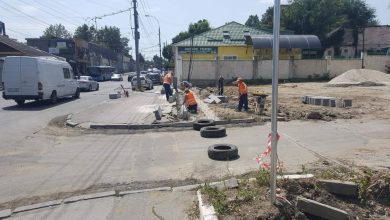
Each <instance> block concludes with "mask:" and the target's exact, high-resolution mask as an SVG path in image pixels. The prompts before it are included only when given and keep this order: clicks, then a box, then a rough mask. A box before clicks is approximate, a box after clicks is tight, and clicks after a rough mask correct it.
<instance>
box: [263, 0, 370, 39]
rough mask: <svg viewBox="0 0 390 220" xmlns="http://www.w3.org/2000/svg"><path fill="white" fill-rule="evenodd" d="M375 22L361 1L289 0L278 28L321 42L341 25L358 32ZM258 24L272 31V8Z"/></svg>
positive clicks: (366, 6) (367, 7)
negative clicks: (308, 35) (306, 35)
mask: <svg viewBox="0 0 390 220" xmlns="http://www.w3.org/2000/svg"><path fill="white" fill-rule="evenodd" d="M375 23H376V20H375V10H374V9H373V8H370V7H369V6H368V5H367V4H366V3H365V1H364V0H326V1H325V0H324V1H318V0H291V2H290V4H289V5H287V6H284V7H282V8H281V19H280V24H281V28H285V29H288V30H293V31H294V32H295V34H314V35H317V36H318V37H319V38H320V39H325V37H326V34H327V33H329V32H331V31H332V30H333V29H335V28H337V27H340V26H345V27H348V28H352V29H357V28H359V27H364V26H366V25H367V24H375ZM261 25H262V26H263V27H267V28H272V25H273V7H269V8H268V9H267V10H266V12H265V13H264V14H263V15H262V19H261Z"/></svg>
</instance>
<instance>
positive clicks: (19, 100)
mask: <svg viewBox="0 0 390 220" xmlns="http://www.w3.org/2000/svg"><path fill="white" fill-rule="evenodd" d="M25 101H26V100H24V99H15V102H16V104H18V105H24V102H25Z"/></svg>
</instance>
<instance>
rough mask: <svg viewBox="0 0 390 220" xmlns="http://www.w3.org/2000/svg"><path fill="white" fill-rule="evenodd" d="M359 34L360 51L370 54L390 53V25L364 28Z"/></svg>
mask: <svg viewBox="0 0 390 220" xmlns="http://www.w3.org/2000/svg"><path fill="white" fill-rule="evenodd" d="M363 30H364V31H361V32H360V33H359V35H358V39H359V40H358V46H357V48H358V51H362V50H363V48H364V51H367V53H368V54H373V55H375V54H378V55H390V25H382V26H371V27H365V28H363Z"/></svg>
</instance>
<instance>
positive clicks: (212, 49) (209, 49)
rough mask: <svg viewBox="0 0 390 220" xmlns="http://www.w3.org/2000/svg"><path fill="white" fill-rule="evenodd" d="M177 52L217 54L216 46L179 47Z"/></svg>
mask: <svg viewBox="0 0 390 220" xmlns="http://www.w3.org/2000/svg"><path fill="white" fill-rule="evenodd" d="M178 51H179V54H190V53H191V51H192V53H193V54H217V53H218V48H217V47H179V48H178Z"/></svg>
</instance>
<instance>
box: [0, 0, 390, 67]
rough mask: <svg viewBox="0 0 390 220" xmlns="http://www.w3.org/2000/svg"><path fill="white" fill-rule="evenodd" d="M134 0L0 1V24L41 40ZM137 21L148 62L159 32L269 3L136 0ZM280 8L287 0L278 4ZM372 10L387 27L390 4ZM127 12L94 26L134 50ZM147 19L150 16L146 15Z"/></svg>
mask: <svg viewBox="0 0 390 220" xmlns="http://www.w3.org/2000/svg"><path fill="white" fill-rule="evenodd" d="M131 2H132V0H105V1H104V0H0V21H2V22H4V23H5V24H6V31H7V35H9V36H10V37H11V38H14V39H17V40H18V41H20V42H25V38H35V37H40V36H41V35H42V34H43V31H44V30H45V29H46V28H47V27H48V26H49V25H50V24H59V23H61V24H63V25H64V26H65V27H66V29H67V30H68V31H70V32H71V33H74V31H75V29H76V28H77V27H78V26H80V25H82V24H84V23H86V24H89V25H95V22H94V20H93V19H91V18H93V17H96V16H98V17H99V16H102V15H108V14H111V13H114V12H118V11H121V10H126V9H129V8H131V7H132V4H131ZM137 2H138V4H137V5H138V13H139V18H140V19H139V20H140V33H141V39H140V52H141V53H142V54H143V55H145V58H146V59H151V58H152V57H153V56H154V55H156V54H157V55H158V54H159V48H158V28H159V27H160V29H161V42H162V44H164V43H168V44H169V43H171V40H172V38H173V37H174V36H175V35H177V34H178V33H179V32H181V31H186V30H187V29H188V25H189V24H190V23H194V22H197V21H198V20H201V19H207V20H208V21H209V22H210V25H211V27H213V28H215V27H219V26H222V25H224V24H225V23H227V22H230V21H236V22H239V23H241V24H244V23H245V21H246V20H247V19H248V17H249V15H254V14H257V15H258V16H259V17H260V18H261V15H262V14H263V13H264V12H265V10H266V9H267V8H268V7H269V6H273V4H274V1H273V0H241V1H238V0H191V1H189V0H137ZM281 2H282V4H283V3H286V2H287V0H281ZM366 3H367V4H368V5H369V6H370V7H372V8H374V9H375V10H376V15H377V19H378V20H379V23H380V24H381V25H390V0H366ZM131 15H132V16H131V17H130V13H129V12H128V11H126V12H124V13H121V14H117V15H111V16H106V17H103V18H101V19H97V20H96V24H97V27H98V28H101V27H104V26H105V25H107V26H117V27H119V28H120V30H121V34H122V36H124V37H128V38H129V39H130V42H129V46H130V47H132V48H133V50H132V51H131V54H134V48H135V46H134V38H133V29H132V28H133V27H134V25H133V24H132V23H133V13H131ZM145 15H151V16H149V17H146V16H145Z"/></svg>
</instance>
